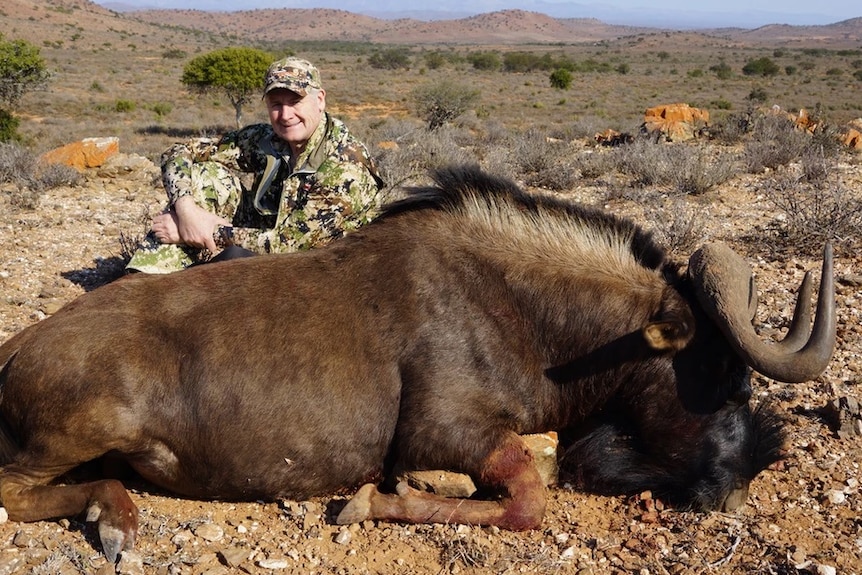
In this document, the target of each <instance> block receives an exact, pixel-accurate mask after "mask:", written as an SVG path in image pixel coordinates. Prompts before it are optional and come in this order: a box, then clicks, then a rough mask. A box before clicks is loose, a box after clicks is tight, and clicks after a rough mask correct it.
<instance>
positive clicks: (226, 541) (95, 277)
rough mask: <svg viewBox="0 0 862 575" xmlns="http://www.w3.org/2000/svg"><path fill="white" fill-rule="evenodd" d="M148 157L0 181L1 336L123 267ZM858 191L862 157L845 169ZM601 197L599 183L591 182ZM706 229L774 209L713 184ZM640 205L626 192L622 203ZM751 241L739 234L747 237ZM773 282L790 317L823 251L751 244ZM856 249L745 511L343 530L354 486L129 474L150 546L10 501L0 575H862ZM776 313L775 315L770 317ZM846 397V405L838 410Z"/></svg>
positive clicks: (749, 190) (569, 496)
mask: <svg viewBox="0 0 862 575" xmlns="http://www.w3.org/2000/svg"><path fill="white" fill-rule="evenodd" d="M140 160H141V159H140V158H134V157H128V156H127V157H124V158H121V159H120V161H119V162H116V163H114V164H113V165H110V166H108V167H105V168H102V169H93V170H90V171H88V173H86V174H85V177H84V181H83V182H82V183H81V184H80V185H77V186H74V187H66V188H58V189H54V190H51V191H49V192H46V193H45V194H44V195H43V196H42V197H41V199H40V201H39V204H38V206H37V208H36V209H24V208H20V207H17V206H14V205H13V204H12V200H11V198H12V197H13V194H14V193H15V191H14V189H13V188H11V187H8V186H7V187H5V188H3V189H2V190H0V192H2V193H0V238H2V241H0V341H5V340H6V339H8V338H9V337H10V336H11V335H12V334H14V333H15V332H17V331H19V330H21V329H22V328H24V327H26V326H27V325H30V324H32V323H34V322H37V321H39V320H41V319H43V318H45V317H46V316H47V315H50V314H51V313H53V312H55V311H56V310H57V309H58V308H59V307H60V306H62V305H63V304H65V303H67V302H69V301H71V300H72V299H74V298H75V297H77V296H79V295H81V294H82V293H84V292H85V291H88V290H91V289H94V288H95V287H97V286H98V285H101V284H102V283H105V282H106V281H108V280H109V279H110V278H112V277H114V276H115V275H116V274H117V272H118V270H119V266H120V256H121V254H122V252H123V249H124V248H123V244H122V243H121V242H120V241H119V240H118V238H121V237H124V238H132V239H133V238H135V237H137V236H140V235H141V234H142V233H143V231H144V230H145V228H146V217H147V214H148V213H153V212H154V211H156V210H158V209H159V206H160V203H161V200H162V193H161V191H160V189H159V187H158V182H157V180H156V179H155V176H156V171H155V168H154V167H153V166H152V165H151V164H149V163H148V162H147V161H140ZM843 169H844V170H845V171H846V174H845V176H844V177H846V178H847V179H848V180H847V181H848V184H849V185H850V186H851V187H852V188H853V189H855V190H860V189H862V187H860V183H862V169H860V165H859V162H856V163H855V164H853V163H850V164H847V165H844V166H843ZM579 193H580V194H582V195H583V196H584V197H585V198H587V199H589V197H590V195H591V193H592V192H591V191H590V190H589V189H584V190H580V191H579ZM710 197H711V198H712V201H711V203H709V205H708V207H705V208H704V210H703V211H704V214H705V216H706V218H705V224H704V225H705V226H706V228H705V230H704V231H705V234H704V235H705V236H710V237H715V238H720V239H724V240H725V241H730V242H731V243H733V241H734V238H735V237H741V236H742V235H750V234H756V233H757V231H758V229H760V226H762V225H764V221H766V220H768V219H770V218H771V217H772V215H771V214H769V213H767V211H766V210H767V209H768V208H767V206H766V204H765V203H764V200H763V198H762V197H761V196H760V195H758V193H757V188H756V186H754V185H752V182H751V180H749V179H746V178H738V179H736V180H735V181H733V182H731V183H729V184H725V185H724V186H723V187H722V189H721V190H719V191H717V192H715V193H711V196H710ZM609 207H610V208H611V209H613V210H614V211H618V212H621V213H630V214H632V215H635V216H637V214H638V210H639V206H638V205H636V202H630V201H627V200H625V199H620V200H616V201H615V202H614V203H613V204H611V205H610V206H609ZM734 247H736V246H734ZM746 255H747V257H748V258H749V261H751V263H752V265H753V267H754V269H755V271H756V274H757V277H758V282H759V286H760V289H761V306H762V308H761V309H762V310H768V311H761V314H760V316H759V319H760V320H761V321H762V322H764V323H766V324H769V325H767V326H766V332H770V331H771V332H773V333H775V332H777V331H779V330H780V329H781V328H784V327H786V323H783V322H784V320H783V319H782V317H786V316H787V315H789V313H790V310H791V309H792V302H793V292H794V291H795V289H796V286H797V285H798V284H799V281H801V279H802V274H803V273H804V270H806V269H819V268H818V263H817V261H816V260H815V259H812V258H808V257H804V256H801V255H800V256H795V255H792V254H791V255H788V256H780V257H777V256H775V255H774V254H771V253H767V252H763V253H748V252H746ZM860 262H862V257H860V255H859V254H854V253H851V254H848V253H841V254H839V257H838V259H837V262H836V272H835V273H836V276H837V277H838V279H839V283H838V287H837V290H838V296H837V297H838V348H837V350H836V353H835V356H834V359H833V361H832V363H831V365H830V367H829V368H828V370H827V371H826V373H825V374H824V375H823V376H821V377H820V378H818V379H817V380H815V381H812V382H808V383H805V384H799V385H786V384H779V383H775V382H773V381H771V380H767V379H764V378H761V377H757V378H756V380H755V387H756V394H757V399H758V400H763V399H765V398H769V399H771V400H773V401H777V402H778V403H779V405H781V406H782V407H783V408H784V410H785V411H786V413H787V415H788V417H789V426H790V430H791V433H790V437H791V441H790V444H789V445H788V453H787V458H786V460H785V461H783V462H781V463H780V464H778V465H776V466H774V468H773V469H770V470H767V471H765V472H764V473H762V474H761V475H760V476H759V477H758V478H757V479H756V480H755V481H754V483H753V484H752V487H751V496H750V499H749V501H748V503H747V505H746V506H745V507H744V508H743V509H742V510H740V511H738V512H736V513H732V514H725V513H693V512H685V511H680V510H675V509H670V508H667V507H665V506H664V505H663V504H662V502H661V501H658V500H655V499H653V498H652V497H651V495H650V494H649V493H643V494H640V495H639V496H635V497H598V496H593V495H586V494H583V493H579V492H577V491H574V490H572V489H571V488H569V487H568V486H567V485H566V484H565V483H564V482H563V484H562V485H559V486H558V487H556V488H554V489H552V490H550V492H549V500H550V504H549V508H548V513H547V516H546V520H545V523H544V526H543V528H542V529H540V530H535V531H532V532H527V533H511V532H502V531H499V530H497V529H488V528H481V527H472V526H463V525H461V526H458V525H438V526H404V525H394V524H387V523H373V522H366V523H363V524H360V525H354V526H351V527H342V526H337V525H334V522H333V509H337V508H338V507H339V506H340V502H341V501H342V498H341V497H336V498H334V499H333V498H321V499H315V500H312V501H302V502H288V501H285V502H255V503H213V502H203V501H194V500H186V499H178V498H175V497H171V496H168V495H165V494H163V493H159V492H157V491H154V490H152V489H151V488H149V487H148V486H146V485H141V484H136V483H130V484H129V487H130V489H131V493H132V498H133V500H134V502H135V504H136V505H137V506H138V507H139V509H140V511H141V527H140V533H139V537H138V541H137V545H136V548H135V550H134V551H133V552H127V553H124V554H123V556H122V558H121V560H120V562H119V565H118V566H116V567H115V566H114V565H110V564H108V563H107V562H106V561H105V559H104V558H103V557H102V556H101V554H100V551H99V547H98V543H97V542H96V541H97V539H96V536H95V533H94V531H93V530H92V528H91V526H90V525H88V524H86V523H84V522H83V521H81V520H78V519H75V520H65V519H64V520H60V521H42V522H37V523H32V524H21V523H16V522H12V521H8V520H6V519H5V513H4V512H3V511H0V575H5V574H13V573H14V574H23V573H33V574H56V573H61V574H73V573H99V574H107V573H114V572H115V571H118V572H121V573H127V574H137V573H148V574H149V573H154V574H160V575H161V574H175V573H182V574H187V573H188V574H192V573H194V574H206V575H219V574H222V573H233V572H244V573H253V574H259V573H336V574H347V573H351V574H352V573H380V574H390V573H391V574H396V573H404V574H407V573H411V574H419V575H426V574H427V575H431V574H434V575H437V574H440V573H453V574H456V573H477V574H485V573H489V574H490V573H500V574H504V573H505V574H510V573H511V574H514V573H582V574H590V573H595V574H598V573H620V574H622V573H639V574H652V573H655V574H666V573H671V574H694V573H773V574H788V573H817V574H823V575H829V574H835V573H841V574H854V573H856V574H859V573H862V496H860V486H859V482H860V480H862V471H860V467H859V466H860V461H862V457H860V456H862V437H860V436H859V435H858V432H859V429H860V421H859V411H858V406H857V405H856V404H855V399H862V390H860V382H862V363H860V350H862V345H860V342H861V341H862V322H860V313H862V311H860V299H862V287H860V284H862V281H860V273H862V272H860ZM770 326H771V327H770ZM830 406H831V407H830Z"/></svg>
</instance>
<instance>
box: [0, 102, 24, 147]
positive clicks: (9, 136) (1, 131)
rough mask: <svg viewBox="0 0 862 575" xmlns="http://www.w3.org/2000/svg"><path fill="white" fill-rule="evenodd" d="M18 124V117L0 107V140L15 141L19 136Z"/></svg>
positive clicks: (19, 121) (19, 122) (19, 123)
mask: <svg viewBox="0 0 862 575" xmlns="http://www.w3.org/2000/svg"><path fill="white" fill-rule="evenodd" d="M20 125H21V120H20V119H18V118H17V117H15V116H13V115H12V114H10V113H9V112H7V111H6V110H4V109H2V108H0V142H14V141H17V140H18V139H19V138H20V136H19V135H18V126H20Z"/></svg>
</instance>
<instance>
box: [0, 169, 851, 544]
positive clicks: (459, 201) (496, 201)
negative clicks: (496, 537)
mask: <svg viewBox="0 0 862 575" xmlns="http://www.w3.org/2000/svg"><path fill="white" fill-rule="evenodd" d="M435 181H436V185H435V186H432V187H427V188H422V189H417V190H414V191H413V192H412V193H411V194H410V195H409V196H408V197H407V198H406V199H404V200H401V201H399V202H396V203H394V204H392V205H390V206H389V207H388V209H387V210H386V211H385V213H384V214H383V215H382V216H381V217H380V218H379V219H378V220H377V221H375V222H374V223H372V224H370V225H368V226H366V227H365V228H363V229H361V230H359V231H356V232H354V233H353V234H351V235H348V236H347V237H345V238H343V239H341V240H339V241H337V242H334V243H332V244H331V245H329V246H328V247H325V248H320V249H317V250H313V251H310V252H304V253H297V254H290V255H278V256H259V257H254V258H246V259H241V260H235V261H231V262H225V263H218V264H212V265H205V266H201V267H198V268H195V269H189V270H186V271H183V272H180V273H175V274H171V275H167V276H157V277H153V276H143V275H141V276H136V277H131V278H128V279H123V280H122V281H119V282H115V283H113V284H110V285H107V286H104V287H101V288H99V289H97V290H94V291H93V292H90V293H88V294H86V295H84V296H81V297H80V298H78V299H77V300H75V301H74V302H72V303H70V304H69V305H67V306H66V307H65V308H63V309H62V310H60V311H59V312H58V313H57V314H56V315H54V316H52V317H50V318H48V319H46V320H44V321H42V322H40V323H38V324H35V325H33V326H31V327H29V328H27V329H25V330H24V331H22V332H21V333H19V334H17V335H16V336H14V337H12V338H11V339H9V341H7V342H6V343H5V344H4V345H3V346H2V347H0V366H2V372H0V430H2V433H0V436H2V439H0V461H2V462H3V464H4V465H3V468H2V472H0V497H2V502H3V504H4V505H5V507H6V508H7V510H8V513H9V517H10V518H11V519H14V520H19V521H35V520H41V519H48V518H56V517H63V516H72V515H75V514H79V513H82V512H86V514H87V518H88V519H89V520H96V521H98V524H99V535H100V538H101V541H102V545H103V548H104V551H105V554H106V555H107V556H108V557H109V558H110V559H112V560H113V559H115V558H116V556H117V554H118V552H119V551H120V550H121V549H126V548H129V547H130V546H131V545H132V543H133V541H134V538H135V535H136V531H137V509H136V507H135V505H134V504H133V503H132V501H131V500H130V498H129V497H128V495H127V493H126V491H125V489H124V487H123V485H122V484H121V483H120V482H119V481H117V480H115V479H100V480H98V481H92V482H83V483H77V484H65V485H57V484H56V483H55V482H56V481H57V480H58V478H59V477H61V475H62V474H64V473H66V472H68V471H69V470H72V469H73V468H75V467H76V466H79V465H80V464H83V463H85V462H89V461H93V460H96V459H98V458H102V457H103V456H111V457H115V458H121V459H123V460H125V461H126V462H128V464H129V465H130V466H131V467H132V468H133V469H134V470H136V471H137V472H138V473H139V474H140V475H141V476H142V477H143V478H144V479H145V480H148V481H150V482H152V483H153V484H155V485H157V486H160V487H162V488H164V489H167V490H169V491H171V492H174V493H177V494H180V495H184V496H188V497H193V498H218V499H232V500H249V499H251V500H254V499H274V498H294V499H295V498H305V497H308V496H312V495H316V494H326V493H333V492H336V491H338V490H342V489H345V488H350V487H356V486H358V485H359V484H361V483H363V482H365V481H369V480H372V479H379V478H380V477H386V475H387V474H388V473H389V472H391V471H392V470H393V469H395V468H398V469H449V470H455V471H462V472H464V473H468V474H470V475H471V476H472V477H473V478H474V479H475V480H476V482H477V483H478V484H479V485H480V486H482V487H484V489H483V490H482V492H483V493H486V494H487V493H493V492H496V493H497V497H495V498H492V499H490V500H474V499H469V500H458V499H446V498H444V497H440V496H438V495H435V494H431V493H424V492H418V491H416V490H413V489H412V488H410V487H408V486H406V485H404V484H399V485H397V486H396V489H395V490H394V492H392V491H386V490H380V489H378V487H376V486H374V485H372V484H366V485H365V486H363V487H361V489H360V490H359V491H358V492H357V493H356V495H355V496H354V497H353V499H352V500H351V501H350V502H349V503H348V504H347V506H345V507H344V509H343V510H342V511H341V513H340V515H339V516H338V518H337V521H338V522H340V523H347V522H355V521H360V520H365V519H369V518H370V519H381V520H391V521H405V522H421V523H425V522H452V523H469V524H491V525H498V526H500V527H503V528H507V529H530V528H535V527H538V526H539V525H540V524H541V521H542V517H543V514H544V512H545V491H544V490H545V488H544V485H543V483H542V481H541V479H540V477H539V474H538V472H537V470H536V467H535V465H534V464H533V461H532V458H531V455H530V453H529V451H528V450H527V449H526V447H525V444H524V442H523V440H522V439H521V437H519V434H524V433H531V432H541V431H546V430H559V431H560V433H561V437H563V439H564V443H565V445H564V446H563V447H564V448H565V447H568V450H567V461H568V463H567V465H568V467H569V469H570V470H571V471H572V472H573V473H574V474H575V475H576V476H577V478H578V479H579V480H580V482H581V483H582V484H583V486H584V487H585V488H587V489H592V490H600V491H607V490H608V489H610V490H612V491H613V490H624V491H631V490H633V489H649V488H653V489H658V490H659V491H660V492H667V495H669V496H673V497H674V498H676V499H677V500H679V501H680V502H681V503H683V504H689V505H694V506H697V507H701V508H728V507H733V506H734V505H738V504H739V503H740V502H741V500H742V499H743V495H741V494H744V493H745V490H746V488H747V486H748V483H749V482H750V481H751V479H752V478H754V476H755V475H756V474H757V473H758V472H759V471H761V470H762V469H763V468H764V467H765V466H766V465H768V464H769V463H770V462H772V461H774V460H775V459H776V457H777V451H778V450H779V448H780V443H781V436H782V432H781V425H780V423H779V422H778V421H777V420H776V416H775V414H774V413H772V412H770V411H768V410H760V411H755V410H753V409H752V408H750V407H749V396H750V393H751V391H750V388H749V366H751V367H753V368H755V369H757V370H758V371H760V372H761V373H763V374H765V375H767V376H769V377H771V378H774V379H777V380H780V381H785V382H794V381H804V380H808V379H811V378H814V377H816V376H818V375H819V374H820V373H821V372H822V371H823V370H824V369H825V367H826V365H827V362H828V361H829V358H830V356H831V353H832V349H833V347H834V343H835V309H834V293H833V287H832V256H831V252H830V251H829V250H828V249H827V252H826V255H825V257H824V263H823V271H822V279H821V284H820V293H819V297H818V303H817V312H816V318H815V319H814V326H813V328H812V327H811V312H810V310H809V307H810V299H811V297H812V291H813V289H812V286H811V281H810V280H809V279H806V280H805V281H804V282H803V286H802V288H801V289H800V295H799V301H800V303H799V304H798V309H797V311H796V312H795V314H794V320H793V322H792V325H791V328H790V330H789V334H788V336H787V338H786V339H785V340H784V341H783V342H781V343H765V342H762V341H760V340H759V338H758V337H757V335H756V334H755V331H754V328H753V326H752V317H753V306H752V303H751V302H752V301H753V300H754V296H755V293H754V288H753V283H752V281H751V272H750V270H749V269H748V267H747V266H746V265H745V263H744V262H742V260H741V258H740V257H739V256H737V255H735V254H734V253H733V252H731V251H730V250H729V249H728V248H726V247H722V246H721V245H709V246H706V247H704V248H702V249H701V250H699V251H698V252H696V253H695V255H693V256H692V258H691V260H690V262H689V265H688V269H687V271H686V270H684V269H683V266H681V265H678V264H674V263H672V262H671V261H669V260H668V258H667V257H666V255H665V253H664V252H663V251H662V250H661V249H660V248H659V247H658V246H657V245H656V243H654V242H653V240H652V239H651V237H650V235H649V234H648V233H645V232H644V231H642V230H641V229H639V228H638V227H637V226H635V225H634V224H632V223H630V222H628V221H624V220H621V219H617V218H615V217H612V216H610V215H607V214H605V213H602V212H599V211H594V210H592V209H587V208H584V207H581V206H578V205H575V204H573V203H571V202H568V201H565V200H563V199H558V198H550V197H538V196H532V195H528V194H526V193H525V192H523V191H521V190H520V189H518V187H517V186H515V185H514V184H513V183H511V182H509V181H507V180H501V179H497V178H494V177H491V176H488V175H486V174H484V173H482V172H481V171H479V170H478V169H475V168H452V169H447V170H441V171H439V172H438V173H436V174H435Z"/></svg>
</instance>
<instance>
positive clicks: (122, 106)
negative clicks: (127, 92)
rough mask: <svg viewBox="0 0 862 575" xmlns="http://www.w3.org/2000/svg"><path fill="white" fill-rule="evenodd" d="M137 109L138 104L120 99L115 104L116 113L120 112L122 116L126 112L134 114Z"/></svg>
mask: <svg viewBox="0 0 862 575" xmlns="http://www.w3.org/2000/svg"><path fill="white" fill-rule="evenodd" d="M135 107H136V104H135V103H134V102H133V101H131V100H123V99H120V100H117V101H116V102H114V111H115V112H120V113H121V114H122V113H126V112H133V111H134V110H135Z"/></svg>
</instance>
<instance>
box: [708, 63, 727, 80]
mask: <svg viewBox="0 0 862 575" xmlns="http://www.w3.org/2000/svg"><path fill="white" fill-rule="evenodd" d="M709 71H710V72H713V73H714V74H715V76H716V77H717V78H718V79H719V80H727V79H729V78H731V77H732V76H733V68H731V67H730V65H729V64H728V63H727V62H725V61H723V60H722V61H721V62H719V63H718V64H715V65H714V66H710V67H709Z"/></svg>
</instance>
